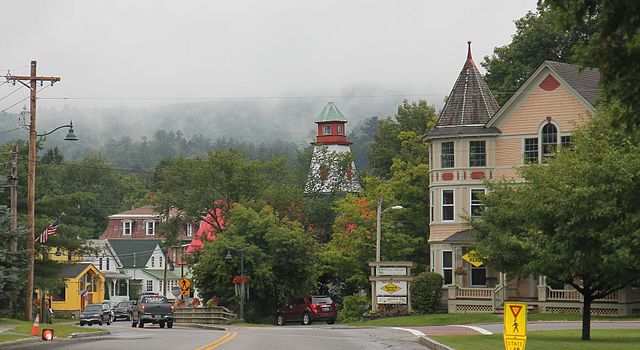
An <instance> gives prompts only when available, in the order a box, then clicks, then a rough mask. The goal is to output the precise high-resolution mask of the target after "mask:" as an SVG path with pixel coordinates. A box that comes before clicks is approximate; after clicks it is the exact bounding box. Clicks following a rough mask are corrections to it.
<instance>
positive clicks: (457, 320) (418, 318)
mask: <svg viewBox="0 0 640 350" xmlns="http://www.w3.org/2000/svg"><path fill="white" fill-rule="evenodd" d="M492 322H502V316H499V315H494V314H484V313H472V314H428V315H412V316H400V317H386V318H378V319H376V320H370V321H364V322H353V323H351V325H352V326H386V327H404V326H444V325H448V324H470V323H492Z"/></svg>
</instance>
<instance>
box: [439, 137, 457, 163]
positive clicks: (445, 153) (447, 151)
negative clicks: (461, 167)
mask: <svg viewBox="0 0 640 350" xmlns="http://www.w3.org/2000/svg"><path fill="white" fill-rule="evenodd" d="M441 146H442V147H441V152H440V153H441V154H440V157H441V162H440V166H441V167H442V168H453V167H454V164H455V157H454V153H453V141H450V142H443V143H442V145H441Z"/></svg>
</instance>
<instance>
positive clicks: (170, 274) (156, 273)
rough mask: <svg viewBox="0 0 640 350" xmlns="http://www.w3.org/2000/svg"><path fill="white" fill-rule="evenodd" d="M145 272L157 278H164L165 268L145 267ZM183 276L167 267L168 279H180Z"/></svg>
mask: <svg viewBox="0 0 640 350" xmlns="http://www.w3.org/2000/svg"><path fill="white" fill-rule="evenodd" d="M142 271H144V272H145V273H147V274H149V275H151V276H153V277H155V278H156V279H159V280H161V279H164V270H150V269H144V270H142ZM180 278H181V277H180V276H178V274H176V272H175V271H171V270H169V269H167V279H168V280H179V279H180Z"/></svg>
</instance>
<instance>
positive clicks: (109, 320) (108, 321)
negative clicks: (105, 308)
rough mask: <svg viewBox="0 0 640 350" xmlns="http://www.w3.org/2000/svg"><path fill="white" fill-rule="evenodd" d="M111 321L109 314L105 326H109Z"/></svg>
mask: <svg viewBox="0 0 640 350" xmlns="http://www.w3.org/2000/svg"><path fill="white" fill-rule="evenodd" d="M111 322H113V321H111V316H109V318H108V319H107V326H111Z"/></svg>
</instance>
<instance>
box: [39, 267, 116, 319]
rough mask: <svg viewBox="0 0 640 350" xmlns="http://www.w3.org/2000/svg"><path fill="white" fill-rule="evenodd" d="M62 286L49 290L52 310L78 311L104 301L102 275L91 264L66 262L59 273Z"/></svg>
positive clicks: (103, 280)
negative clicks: (62, 280) (62, 281)
mask: <svg viewBox="0 0 640 350" xmlns="http://www.w3.org/2000/svg"><path fill="white" fill-rule="evenodd" d="M59 277H62V278H64V287H63V288H61V289H59V290H50V291H49V294H50V295H51V300H52V301H51V308H52V309H53V311H79V310H84V308H85V307H86V306H87V305H89V304H100V303H102V302H103V301H104V282H105V277H104V275H103V274H102V273H101V272H100V270H98V269H97V268H96V267H95V266H93V264H90V263H81V264H66V265H65V266H64V267H63V268H62V270H61V271H60V273H59Z"/></svg>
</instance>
